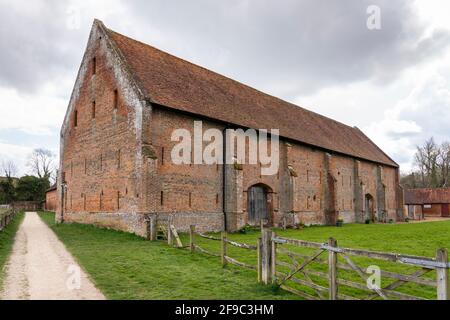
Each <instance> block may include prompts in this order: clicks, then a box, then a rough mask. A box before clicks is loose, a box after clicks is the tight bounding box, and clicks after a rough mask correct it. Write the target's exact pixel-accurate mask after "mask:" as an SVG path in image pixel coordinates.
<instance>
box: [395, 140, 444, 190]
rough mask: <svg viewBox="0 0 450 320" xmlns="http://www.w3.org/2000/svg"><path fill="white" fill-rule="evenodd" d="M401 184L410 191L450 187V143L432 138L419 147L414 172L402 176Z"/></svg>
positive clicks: (415, 156)
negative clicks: (439, 141) (439, 142)
mask: <svg viewBox="0 0 450 320" xmlns="http://www.w3.org/2000/svg"><path fill="white" fill-rule="evenodd" d="M401 184H402V185H403V186H404V187H406V188H410V189H416V188H447V187H450V143H449V142H447V141H444V142H443V143H441V144H438V143H436V142H435V141H434V139H433V138H430V139H429V140H427V141H425V143H424V144H423V145H422V146H417V150H416V153H415V155H414V170H413V171H412V172H411V173H410V174H407V175H403V176H402V178H401Z"/></svg>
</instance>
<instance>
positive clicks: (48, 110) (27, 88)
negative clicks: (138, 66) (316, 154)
mask: <svg viewBox="0 0 450 320" xmlns="http://www.w3.org/2000/svg"><path fill="white" fill-rule="evenodd" d="M370 5H376V6H378V7H379V8H380V17H381V20H380V23H381V29H373V30H370V29H369V28H367V20H368V19H369V18H370V14H368V13H367V8H368V7H369V6H370ZM370 13H372V12H370ZM449 13H450V3H449V2H448V1H440V0H420V1H411V0H404V1H403V0H396V1H388V0H386V1H380V0H370V1H365V0H320V1H318V0H283V1H274V0H272V1H268V0H227V1H210V0H190V1H184V0H178V1H168V0H158V1H152V0H150V1H149V0H97V1H69V0H67V1H66V0H33V1H25V0H0V159H5V158H8V157H9V158H11V159H14V160H15V161H16V162H17V164H18V166H19V168H20V174H24V173H26V172H27V168H26V165H25V164H26V159H27V156H28V154H29V153H30V152H31V151H32V150H33V148H37V147H44V148H48V149H51V150H53V151H54V152H55V153H57V151H58V149H59V146H58V140H59V139H58V136H59V129H60V126H61V123H62V120H63V117H64V113H65V110H66V107H67V104H68V100H69V97H70V94H71V90H72V87H73V84H74V82H75V77H76V74H77V71H78V68H79V65H80V62H81V58H82V55H83V52H84V49H85V46H86V42H87V38H88V35H89V30H90V28H91V25H92V21H93V19H94V18H99V19H101V20H102V21H103V22H104V23H105V24H106V26H108V27H109V28H111V29H114V30H116V31H118V32H120V33H123V34H126V35H128V36H131V37H133V38H136V39H139V40H141V41H143V42H146V43H149V44H152V45H153V46H156V47H158V48H160V49H162V50H165V51H168V52H170V53H172V54H175V55H177V56H179V57H182V58H184V59H187V60H190V61H192V62H194V63H197V64H200V65H202V66H204V67H206V68H209V69H212V70H214V71H217V72H219V73H222V74H224V75H227V76H229V77H231V78H234V79H236V80H239V81H241V82H244V83H246V84H249V85H251V86H253V87H255V88H257V89H260V90H262V91H265V92H267V93H270V94H273V95H275V96H278V97H280V98H283V99H285V100H288V101H290V102H293V103H296V104H298V105H300V106H302V107H305V108H308V109H310V110H313V111H316V112H319V113H321V114H324V115H326V116H329V117H332V118H334V119H336V120H339V121H341V122H344V123H346V124H349V125H352V126H358V127H359V128H360V129H362V130H363V131H364V132H365V133H366V134H367V135H368V136H369V137H370V138H371V139H373V140H374V141H375V142H376V143H377V144H378V145H379V146H380V147H381V148H382V149H383V150H385V151H386V152H387V153H388V154H389V155H390V156H391V157H392V158H393V159H394V160H396V161H397V162H398V163H400V165H401V167H402V171H404V172H408V171H409V170H411V163H412V157H413V154H414V151H415V146H416V145H418V144H422V143H423V141H424V140H425V139H427V138H429V137H431V136H434V137H435V139H436V140H437V141H442V140H445V139H447V140H450V112H449V111H450V46H449V45H450V19H448V14H449ZM299 130H301V128H299Z"/></svg>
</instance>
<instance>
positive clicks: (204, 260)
mask: <svg viewBox="0 0 450 320" xmlns="http://www.w3.org/2000/svg"><path fill="white" fill-rule="evenodd" d="M41 217H42V218H43V219H44V220H45V221H46V222H47V224H48V225H49V226H50V227H51V228H52V229H53V230H54V231H55V232H56V234H57V235H58V236H59V237H60V239H61V240H62V241H63V242H64V243H65V244H66V246H67V247H68V249H69V250H70V251H71V252H72V254H73V255H74V256H75V257H76V258H77V259H78V260H79V262H80V263H81V265H83V266H84V268H85V269H86V271H87V272H88V273H89V274H90V275H91V276H92V278H93V279H94V281H95V282H96V283H97V285H98V287H99V288H100V289H101V290H102V291H103V292H104V293H105V294H106V296H107V297H108V298H111V299H294V298H296V297H294V296H293V295H290V294H287V293H286V292H284V291H283V290H276V289H274V288H273V287H264V286H261V285H258V284H256V272H254V271H251V270H250V271H247V270H244V269H242V268H237V267H234V266H228V267H227V268H225V269H222V267H221V265H220V261H219V258H217V257H209V256H206V255H203V254H201V253H195V254H191V253H189V252H188V251H187V250H183V249H174V248H169V247H168V246H167V244H165V243H162V242H155V243H150V242H147V241H144V240H142V239H141V238H139V237H136V236H134V235H130V234H126V233H121V232H116V231H110V230H105V229H99V228H95V227H93V226H85V225H78V224H71V225H55V224H54V216H53V214H49V213H41ZM276 232H277V234H278V235H280V236H283V237H288V238H294V239H302V240H308V241H314V242H326V240H327V239H328V238H329V237H334V238H335V239H337V241H338V245H339V246H341V247H349V248H360V249H368V250H374V251H382V252H394V253H402V254H411V255H420V256H427V257H434V256H435V253H436V249H438V248H441V247H446V248H450V221H443V222H429V223H420V224H413V223H410V224H386V225H382V224H372V225H359V224H351V225H344V227H343V228H336V227H310V228H305V229H302V230H286V231H282V230H276ZM259 236H260V233H259V232H258V231H250V232H248V233H246V234H231V235H229V238H231V239H232V240H234V241H238V242H243V243H248V244H256V239H257V238H258V237H259ZM181 239H182V241H183V243H184V244H187V243H188V236H187V235H181ZM197 243H198V244H199V245H200V246H201V247H203V248H205V249H207V250H209V251H214V252H217V253H218V252H220V242H218V241H211V240H206V239H203V238H200V237H197ZM282 247H283V248H285V249H289V250H292V251H296V252H298V253H302V254H308V255H312V254H313V252H314V249H305V248H297V247H293V246H289V245H283V246H282ZM229 256H231V257H233V258H235V259H237V260H239V261H242V262H245V263H248V264H252V265H256V252H255V251H250V250H244V249H240V248H235V247H232V246H229ZM322 257H323V258H324V259H326V258H327V255H326V253H325V254H324V255H323V256H322ZM278 258H279V259H280V260H281V261H284V262H291V260H290V259H289V258H288V257H287V256H284V255H281V254H280V255H279V256H278ZM352 260H353V261H354V262H355V263H357V264H358V265H359V266H361V267H362V268H363V269H365V268H367V267H368V266H370V265H376V266H379V267H380V268H381V269H382V270H385V271H392V272H398V273H401V274H404V275H406V274H412V273H414V272H415V271H417V270H418V268H416V267H411V266H407V265H402V264H398V263H397V264H394V263H391V262H385V261H380V260H373V259H367V258H361V257H352ZM300 262H301V261H300ZM339 262H340V263H344V261H343V260H342V258H340V260H339ZM283 268H284V267H279V268H278V271H281V272H285V273H287V272H288V271H289V269H286V268H284V269H283ZM309 268H311V269H314V270H315V271H323V272H326V270H327V266H326V265H323V264H320V263H313V264H311V266H309ZM339 276H340V277H341V278H344V279H347V280H352V281H355V282H359V283H361V284H365V283H364V281H363V280H362V279H361V278H360V277H359V276H358V275H357V274H356V273H354V272H348V271H345V270H340V271H339ZM425 277H427V278H429V279H434V277H435V273H434V272H433V273H430V274H427V275H426V276H425ZM299 278H300V279H304V278H302V277H301V276H299ZM311 278H312V280H313V281H314V282H315V283H317V284H319V285H322V286H324V287H327V282H326V280H324V279H321V278H315V277H311ZM392 282H393V280H391V279H388V278H384V277H383V279H382V286H386V285H388V284H390V283H392ZM290 286H292V287H295V288H297V289H300V290H303V291H305V292H308V293H309V294H313V295H314V291H312V290H311V289H309V288H306V287H301V286H299V285H297V284H293V283H290ZM396 290H397V291H399V292H403V293H406V294H412V295H415V296H419V297H423V298H428V299H435V297H436V292H435V291H436V289H435V288H432V287H428V286H423V285H417V284H410V283H408V284H406V285H404V286H401V287H400V288H398V289H396ZM339 291H340V292H341V293H343V294H346V295H351V296H354V297H357V298H365V297H366V296H367V293H364V291H360V290H358V289H354V288H348V287H344V286H340V287H339Z"/></svg>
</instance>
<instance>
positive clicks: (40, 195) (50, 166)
mask: <svg viewBox="0 0 450 320" xmlns="http://www.w3.org/2000/svg"><path fill="white" fill-rule="evenodd" d="M54 161H55V155H54V154H53V153H52V152H51V151H50V150H47V149H35V150H34V151H33V152H32V153H31V154H30V156H29V157H28V163H27V167H28V169H29V174H27V175H25V176H22V177H20V178H18V177H17V175H18V168H17V165H16V163H15V162H14V161H12V160H2V161H0V177H1V178H0V204H9V203H12V202H14V201H43V200H44V199H45V192H46V191H47V190H48V189H49V188H50V186H51V184H52V183H54V182H56V166H55V162H54Z"/></svg>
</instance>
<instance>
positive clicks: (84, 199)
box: [83, 194, 86, 211]
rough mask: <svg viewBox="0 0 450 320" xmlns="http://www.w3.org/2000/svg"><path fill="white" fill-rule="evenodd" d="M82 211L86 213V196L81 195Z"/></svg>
mask: <svg viewBox="0 0 450 320" xmlns="http://www.w3.org/2000/svg"><path fill="white" fill-rule="evenodd" d="M83 210H84V211H86V195H85V194H83Z"/></svg>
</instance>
